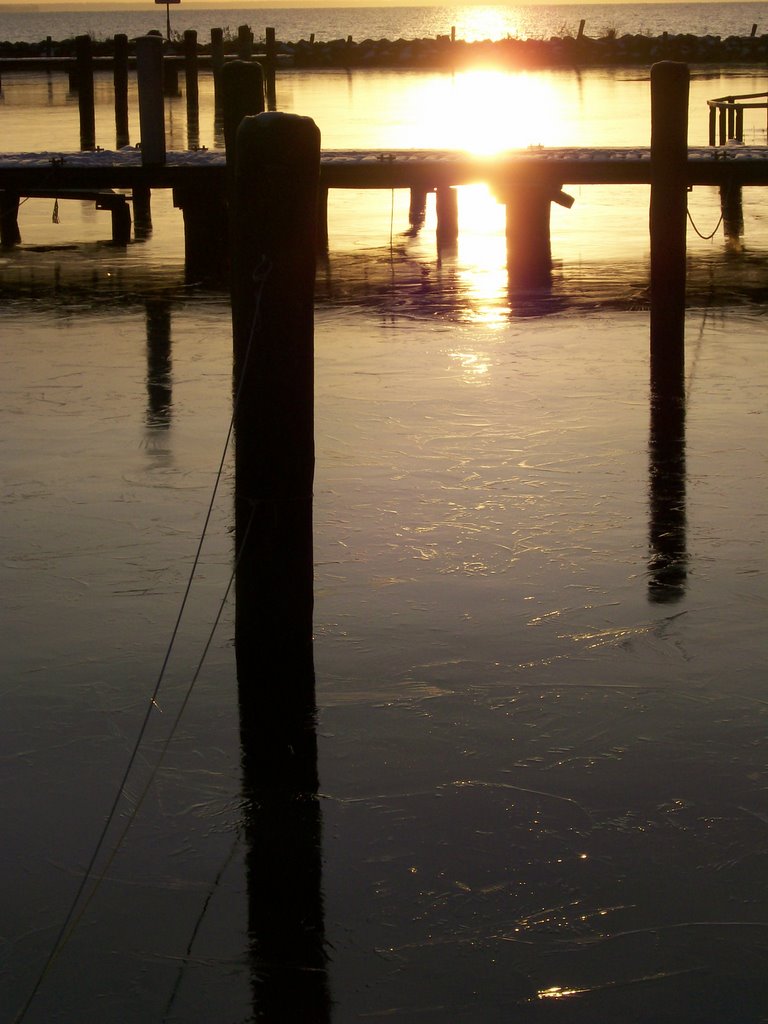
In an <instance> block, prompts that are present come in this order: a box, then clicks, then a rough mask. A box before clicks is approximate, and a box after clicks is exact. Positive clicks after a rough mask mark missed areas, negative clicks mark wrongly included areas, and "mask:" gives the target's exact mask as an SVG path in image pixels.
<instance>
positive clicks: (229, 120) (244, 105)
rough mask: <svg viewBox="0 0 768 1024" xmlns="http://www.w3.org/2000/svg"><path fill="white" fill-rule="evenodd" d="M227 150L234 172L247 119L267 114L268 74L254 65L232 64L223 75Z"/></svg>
mask: <svg viewBox="0 0 768 1024" xmlns="http://www.w3.org/2000/svg"><path fill="white" fill-rule="evenodd" d="M221 96H222V106H223V114H224V148H225V150H226V153H227V167H228V168H229V170H230V172H233V171H234V166H235V137H236V136H237V129H238V128H239V127H240V122H241V121H242V120H243V118H244V117H249V116H250V115H252V114H260V113H262V111H263V110H264V73H263V71H262V68H261V65H260V64H257V63H255V62H254V61H245V60H230V61H227V63H226V64H225V65H224V67H223V68H222V72H221Z"/></svg>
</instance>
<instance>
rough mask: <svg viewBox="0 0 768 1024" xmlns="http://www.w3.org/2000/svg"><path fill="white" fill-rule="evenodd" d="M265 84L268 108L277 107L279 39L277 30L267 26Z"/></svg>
mask: <svg viewBox="0 0 768 1024" xmlns="http://www.w3.org/2000/svg"><path fill="white" fill-rule="evenodd" d="M264 49H265V59H264V84H265V87H266V94H267V110H276V109H277V90H276V87H275V74H276V70H277V41H276V38H275V30H274V29H273V28H267V30H266V32H265V45H264Z"/></svg>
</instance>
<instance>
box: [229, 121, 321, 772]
mask: <svg viewBox="0 0 768 1024" xmlns="http://www.w3.org/2000/svg"><path fill="white" fill-rule="evenodd" d="M236 147H237V153H236V160H235V172H234V179H233V193H232V201H233V217H232V233H233V239H232V257H231V259H232V324H233V339H234V386H235V417H234V419H235V532H236V550H237V553H238V554H237V558H238V561H237V578H236V613H235V647H236V653H237V674H238V685H239V694H240V709H241V729H242V737H243V749H244V753H246V756H247V757H248V760H249V762H250V763H251V764H252V766H253V770H254V772H255V775H256V777H257V778H259V779H260V781H261V782H262V783H265V784H266V785H273V786H275V787H278V788H283V787H288V788H289V789H290V788H293V789H294V790H296V789H297V788H301V786H302V784H304V783H303V780H302V779H301V778H299V777H298V776H297V773H298V772H300V771H301V770H302V769H301V764H302V762H305V761H306V755H307V753H311V748H312V747H313V745H314V743H315V739H314V733H313V724H314V723H313V721H312V718H313V713H314V667H313V655H312V608H313V566H312V484H313V476H314V422H313V420H314V414H313V409H314V366H313V363H314V351H313V346H314V341H313V335H314V309H313V306H314V281H315V263H316V255H315V254H316V237H317V193H318V183H319V176H320V133H319V131H318V129H317V127H316V125H315V124H314V122H313V121H312V120H311V119H309V118H306V117H300V116H298V115H295V114H282V113H264V114H259V115H258V116H257V117H248V118H246V119H245V120H244V121H243V122H242V124H241V125H240V128H239V130H238V134H237V141H236Z"/></svg>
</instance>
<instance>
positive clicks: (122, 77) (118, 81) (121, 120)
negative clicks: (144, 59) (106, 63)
mask: <svg viewBox="0 0 768 1024" xmlns="http://www.w3.org/2000/svg"><path fill="white" fill-rule="evenodd" d="M114 46H115V56H114V64H113V67H112V80H113V83H114V87H115V145H116V146H117V148H118V149H120V148H121V147H122V146H127V145H128V143H129V141H130V137H129V132H128V36H126V35H123V34H118V35H116V36H115V38H114Z"/></svg>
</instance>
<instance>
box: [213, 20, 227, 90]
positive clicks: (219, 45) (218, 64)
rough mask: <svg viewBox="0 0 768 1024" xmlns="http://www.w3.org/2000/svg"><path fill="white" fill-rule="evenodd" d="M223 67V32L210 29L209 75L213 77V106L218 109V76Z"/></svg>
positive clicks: (217, 29) (218, 29)
mask: <svg viewBox="0 0 768 1024" xmlns="http://www.w3.org/2000/svg"><path fill="white" fill-rule="evenodd" d="M223 66H224V30H223V29H220V28H212V29H211V74H212V75H213V105H214V108H218V106H219V103H220V100H221V97H220V95H219V75H220V74H221V69H222V67H223Z"/></svg>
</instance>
